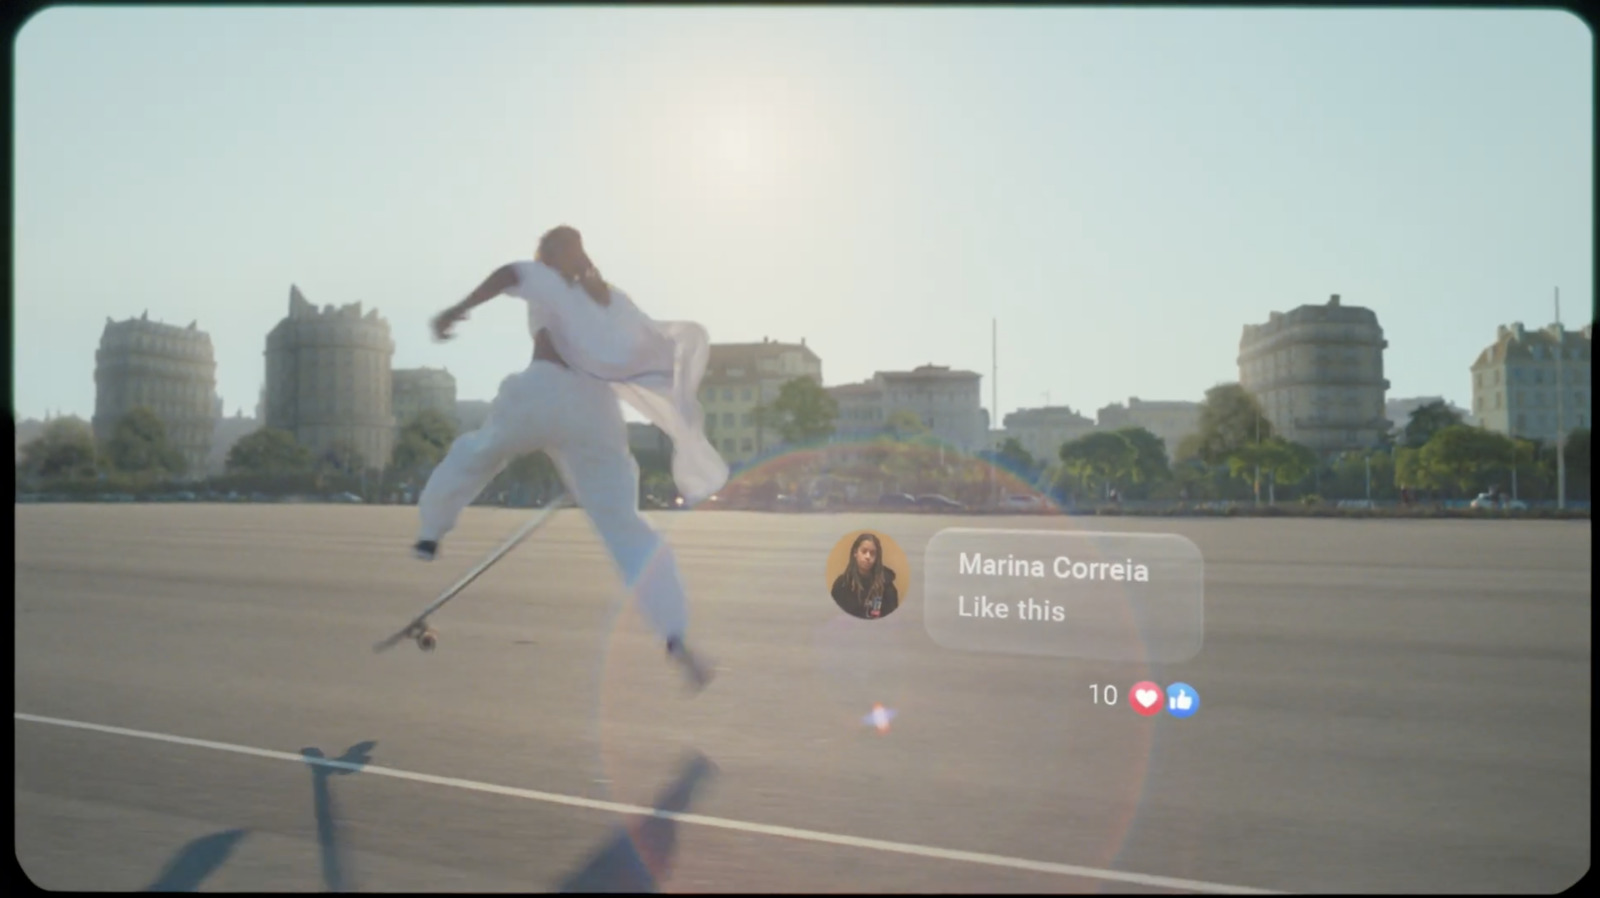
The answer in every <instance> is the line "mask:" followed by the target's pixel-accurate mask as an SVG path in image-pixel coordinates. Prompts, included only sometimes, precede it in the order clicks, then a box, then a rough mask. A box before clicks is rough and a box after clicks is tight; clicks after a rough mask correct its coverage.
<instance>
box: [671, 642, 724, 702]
mask: <svg viewBox="0 0 1600 898" xmlns="http://www.w3.org/2000/svg"><path fill="white" fill-rule="evenodd" d="M667 657H668V658H671V659H672V660H673V661H676V662H677V663H678V664H679V665H680V666H682V667H683V672H684V675H685V676H686V677H688V679H689V686H690V688H692V689H693V690H694V691H695V692H699V691H700V690H702V689H704V688H706V686H707V685H708V684H709V683H710V682H711V680H712V678H713V677H715V676H716V670H715V668H714V667H713V666H712V665H710V664H707V663H706V661H705V659H703V658H700V657H698V656H696V655H695V653H694V652H691V651H690V650H689V648H688V646H685V645H684V644H683V640H681V639H677V638H674V639H669V640H667Z"/></svg>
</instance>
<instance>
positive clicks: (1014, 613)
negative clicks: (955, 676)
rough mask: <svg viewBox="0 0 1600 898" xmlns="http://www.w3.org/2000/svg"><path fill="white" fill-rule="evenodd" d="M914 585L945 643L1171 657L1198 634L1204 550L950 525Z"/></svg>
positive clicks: (1152, 540) (1155, 540)
mask: <svg viewBox="0 0 1600 898" xmlns="http://www.w3.org/2000/svg"><path fill="white" fill-rule="evenodd" d="M922 584H923V603H922V608H923V621H924V623H925V624H926V626H927V628H928V635H929V636H931V637H932V638H933V641H934V642H936V643H938V644H939V645H941V646H944V647H945V648H951V649H960V650H964V651H974V652H997V653H1005V654H1016V655H1048V656H1054V657H1061V658H1079V659H1084V660H1096V661H1129V662H1149V663H1159V664H1176V663H1181V662H1184V661H1188V660H1190V659H1192V658H1193V657H1194V656H1195V655H1198V654H1199V653H1200V649H1201V647H1202V645H1203V644H1204V642H1205V560H1204V558H1202V556H1201V554H1200V548H1199V547H1198V546H1196V545H1195V544H1194V543H1192V542H1190V541H1189V540H1187V539H1185V538H1184V537H1182V536H1178V535H1177V534H1169V533H1089V532H1071V531H1060V530H986V529H976V528H960V527H957V528H951V529H947V530H941V531H939V532H938V533H936V534H934V536H933V539H931V540H929V541H928V548H927V551H926V553H925V554H924V556H923V568H922Z"/></svg>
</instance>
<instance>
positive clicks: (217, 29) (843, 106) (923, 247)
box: [13, 8, 1593, 422]
mask: <svg viewBox="0 0 1600 898" xmlns="http://www.w3.org/2000/svg"><path fill="white" fill-rule="evenodd" d="M246 34H248V35H249V36H248V37H245V36H243V35H246ZM1352 42H1357V43H1359V45H1360V46H1362V47H1363V52H1362V55H1361V59H1360V62H1359V64H1358V63H1356V62H1354V61H1352V60H1351V58H1350V56H1349V55H1348V53H1347V52H1345V48H1346V47H1347V46H1349V45H1351V43H1352ZM713 47H715V48H717V49H718V52H717V53H715V54H710V53H703V52H698V51H699V50H707V49H710V48H713ZM890 48H897V49H890ZM602 51H603V52H602ZM602 58H603V59H605V60H606V62H605V63H604V64H601V63H599V62H598V60H599V59H602ZM952 58H959V59H961V60H962V64H961V65H959V66H951V65H950V64H949V60H950V59H952ZM425 60H431V61H425ZM706 60H714V61H706ZM840 60H843V61H840ZM1047 60H1055V61H1047ZM197 70H198V71H204V72H206V73H207V77H204V78H198V79H197V78H195V77H193V72H194V71H197ZM1592 70H1593V57H1592V44H1591V42H1590V39H1589V36H1588V32H1587V29H1586V28H1585V27H1584V24H1583V23H1582V22H1581V20H1579V19H1577V18H1576V17H1573V16H1570V15H1565V14H1562V13H1559V12H1548V11H1532V10H1530V11H1526V12H1522V11H1517V12H1500V11H1464V10H1445V11H1387V10H1385V11H1305V10H1264V11H1244V10H1216V11H1199V10H1195V11H1188V10H1070V9H1039V10H1015V9H1003V10H1001V9H996V10H982V11H975V10H912V9H904V10H897V9H889V8H886V9H872V10H866V9H838V10H828V9H776V8H773V9H759V8H751V9H688V10H685V9H637V10H633V9H630V10H607V9H593V10H577V9H557V8H550V9H505V10H484V9H467V10H437V9H418V10H385V9H372V10H361V11H356V10H316V9H284V10H260V9H240V10H160V9H152V10H118V9H74V8H57V9H50V10H46V11H44V12H42V13H40V14H38V15H36V16H34V17H33V18H32V19H30V20H29V21H28V23H27V25H26V26H25V27H24V29H23V30H22V31H21V32H20V34H19V36H18V39H17V76H18V87H17V93H16V97H17V103H16V123H17V137H16V142H15V150H16V156H15V171H14V178H15V183H16V185H17V203H16V207H15V209H16V212H15V214H16V226H15V227H14V241H15V259H16V263H15V276H16V280H15V290H16V293H15V298H16V302H15V307H16V317H15V327H16V331H15V336H16V346H15V353H14V365H15V369H14V378H13V380H14V382H15V383H16V384H17V386H16V387H15V398H14V405H15V411H16V413H17V415H18V416H19V417H22V418H27V417H43V416H44V414H45V413H47V412H49V411H51V410H60V411H62V412H65V413H71V414H78V415H80V416H84V417H87V416H88V415H89V413H90V410H91V409H92V408H93V402H94V396H93V389H94V388H93V377H92V359H93V352H94V346H95V342H96V340H97V337H98V331H97V327H96V325H92V324H88V322H99V321H100V320H101V319H102V318H103V317H105V316H106V315H108V314H109V315H112V316H113V317H117V318H124V317H128V316H129V315H130V314H137V313H138V312H139V311H140V310H141V309H148V310H149V311H150V313H151V317H152V318H156V319H159V320H162V321H168V322H174V323H179V324H185V323H187V322H189V321H191V320H196V319H198V320H199V321H200V324H201V327H202V328H204V329H205V330H207V331H208V333H210V334H211V335H212V339H213V344H214V347H215V352H216V358H217V381H218V385H217V392H218V394H219V395H221V396H222V397H223V399H224V400H225V402H226V410H225V411H226V413H227V414H229V415H231V414H232V413H233V412H235V411H237V410H239V409H241V408H242V409H244V410H245V411H246V412H247V413H249V412H250V411H251V410H253V408H254V406H255V402H256V399H257V397H258V395H259V391H260V387H261V384H262V380H263V377H264V364H263V355H262V353H263V351H264V335H265V333H266V332H267V331H269V330H270V329H271V327H272V326H273V324H274V323H275V322H276V321H277V320H278V318H279V317H280V316H281V308H282V299H281V298H282V296H283V295H284V293H285V292H286V291H287V289H288V286H289V285H290V284H291V283H295V284H299V285H300V286H301V288H302V289H303V290H304V291H305V292H306V295H307V296H308V297H309V298H310V299H311V300H312V302H314V303H315V304H317V305H318V306H322V305H328V304H331V305H334V306H343V305H346V304H350V303H357V302H359V303H362V304H363V306H364V307H365V308H377V309H379V310H381V313H382V314H383V315H384V317H386V318H387V319H389V321H390V322H391V323H392V325H393V330H394V338H395V342H396V354H395V358H394V366H395V367H397V368H420V367H435V368H447V369H449V370H450V371H451V372H452V373H453V374H454V375H455V377H456V378H457V383H458V395H460V396H462V397H471V398H483V399H487V398H489V397H491V396H492V395H493V393H494V389H495V385H496V384H497V383H498V382H499V380H500V378H502V377H503V376H504V375H505V374H507V373H509V372H510V371H512V370H515V369H517V368H520V367H521V366H523V365H524V364H526V359H527V354H528V338H527V335H526V328H525V326H524V315H523V310H522V309H521V308H520V307H519V304H518V303H517V302H516V301H514V300H503V301H500V302H497V303H494V304H491V305H489V306H485V307H484V308H482V309H480V310H478V311H476V312H475V313H474V315H473V320H472V321H470V322H468V323H467V324H466V326H465V327H464V328H463V329H462V334H461V336H460V338H459V339H458V340H456V341H455V342H453V343H451V344H446V345H443V346H439V345H437V344H433V343H432V342H431V341H430V340H429V339H428V336H427V322H428V319H429V317H431V315H433V314H434V313H436V312H437V311H438V310H439V309H440V308H442V307H444V306H445V305H448V304H449V303H451V302H454V301H455V300H457V299H459V298H460V296H462V295H464V294H465V293H466V291H467V290H468V289H470V288H471V287H472V286H474V285H475V284H476V283H477V281H478V280H479V279H481V278H482V277H483V276H484V275H485V274H487V272H488V271H489V270H490V269H492V268H493V267H494V266H496V265H498V264H500V263H501V262H504V261H506V260H508V259H511V258H515V257H521V256H525V255H527V254H528V253H529V252H530V251H531V247H532V244H533V242H534V240H535V239H536V238H537V235H538V233H539V232H541V231H542V230H543V229H544V228H546V227H548V226H550V225H553V224H556V223H559V222H562V221H569V222H571V223H573V224H576V225H577V226H579V227H580V228H581V229H583V230H584V232H585V234H586V237H587V238H588V242H589V243H590V248H591V252H592V255H593V256H594V257H595V259H596V261H597V263H598V264H599V265H600V267H601V270H602V271H603V272H604V273H605V274H606V276H607V277H608V278H610V279H612V280H613V281H615V282H616V283H617V284H618V285H619V286H621V287H623V288H624V289H626V290H628V291H629V292H630V293H631V294H632V295H634V296H635V298H636V299H637V300H638V301H639V303H640V304H641V306H642V307H643V308H644V309H645V310H646V311H647V312H649V313H650V314H651V315H653V316H655V317H657V318H662V319H691V320H696V321H701V322H703V323H705V324H706V325H707V327H708V329H709V330H710V333H711V337H712V340H713V341H714V342H718V343H732V342H755V341H759V340H760V339H761V338H762V337H764V336H770V337H773V338H775V339H783V340H787V341H798V340H799V339H800V338H802V337H804V338H807V341H808V344H809V345H810V346H812V347H813V348H815V350H816V351H817V353H818V354H819V355H820V356H822V357H823V358H825V359H827V360H828V366H827V367H828V377H827V382H828V383H829V384H841V383H852V382H861V381H863V380H866V379H868V378H870V377H871V376H872V374H873V373H874V372H875V371H877V370H886V371H894V370H910V369H913V368H915V367H917V366H918V365H922V364H926V363H929V362H932V363H935V364H941V365H949V366H951V367H952V368H956V369H969V370H973V371H976V372H978V373H979V374H980V375H981V376H982V377H983V378H984V381H983V390H982V404H983V405H984V407H986V408H987V407H988V406H989V405H990V404H991V403H990V400H989V397H990V394H991V387H992V385H991V384H990V382H989V378H990V377H991V358H990V345H989V333H988V331H989V326H990V322H991V320H992V319H997V320H998V322H999V355H1000V359H999V362H1000V364H999V367H1000V377H999V384H998V386H999V393H1000V402H999V408H998V409H992V410H991V411H992V412H993V413H994V416H993V417H994V420H996V421H997V422H998V421H999V420H1002V419H1003V418H1004V416H1005V415H1006V414H1008V413H1010V412H1012V411H1015V410H1017V409H1020V408H1032V407H1037V406H1040V405H1043V404H1044V397H1045V396H1046V394H1048V395H1049V397H1050V400H1051V404H1055V405H1067V406H1070V407H1072V408H1074V409H1078V410H1080V411H1084V412H1092V410H1094V409H1097V408H1099V407H1101V406H1103V405H1106V404H1107V403H1109V402H1118V401H1123V400H1124V399H1126V398H1127V397H1129V396H1139V397H1143V398H1147V399H1162V400H1189V401H1196V400H1198V399H1200V398H1201V395H1202V394H1203V392H1204V390H1205V389H1206V388H1207V387H1209V386H1211V385H1213V384H1216V383H1222V382H1236V381H1237V380H1238V379H1239V372H1238V367H1237V364H1236V361H1235V359H1236V354H1237V348H1238V343H1239V335H1240V331H1241V329H1242V328H1243V327H1244V326H1246V325H1248V324H1254V323H1259V322H1261V321H1265V320H1266V319H1267V317H1268V315H1270V314H1271V313H1272V312H1275V311H1279V312H1287V311H1289V310H1291V309H1293V308H1296V307H1298V306H1301V305H1315V304H1319V303H1321V302H1323V301H1324V300H1325V299H1326V297H1327V296H1329V295H1330V294H1334V293H1337V294H1340V295H1342V296H1343V297H1344V300H1345V302H1347V303H1348V304H1350V305H1352V306H1359V307H1363V308H1368V309H1371V310H1373V311H1374V312H1375V313H1376V314H1377V316H1378V320H1379V322H1380V324H1381V326H1382V327H1383V330H1384V333H1385V336H1386V339H1388V341H1389V349H1388V351H1387V352H1386V353H1385V366H1386V376H1387V377H1388V379H1389V380H1390V381H1391V383H1392V386H1391V389H1390V390H1389V395H1393V396H1423V395H1439V396H1443V397H1445V398H1446V399H1447V400H1449V401H1451V402H1453V403H1455V404H1457V405H1459V406H1463V407H1469V406H1470V403H1471V375H1470V371H1469V369H1470V366H1471V364H1472V360H1473V359H1474V358H1475V356H1476V355H1477V354H1478V353H1479V352H1481V351H1482V349H1483V348H1484V347H1485V346H1486V345H1488V344H1489V343H1491V342H1492V341H1493V339H1494V333H1495V331H1496V329H1497V328H1498V327H1500V326H1503V325H1510V324H1512V323H1514V322H1518V321H1521V322H1524V323H1525V324H1526V325H1527V326H1528V327H1529V328H1538V327H1543V326H1546V325H1548V324H1549V323H1550V320H1551V319H1552V318H1553V312H1552V308H1551V306H1552V299H1553V293H1554V290H1555V289H1556V288H1557V287H1559V288H1560V290H1561V295H1562V305H1563V308H1564V309H1566V310H1567V313H1566V314H1565V315H1564V316H1563V318H1564V322H1563V323H1564V324H1565V325H1566V326H1567V327H1568V328H1569V329H1577V328H1580V327H1581V326H1582V325H1583V324H1586V323H1589V322H1590V320H1591V313H1590V311H1589V310H1591V309H1592V308H1593V285H1592V281H1591V278H1592V269H1593V251H1592V246H1593V216H1592V210H1591V208H1590V206H1591V203H1590V201H1589V197H1590V196H1591V195H1592V193H1593V187H1592V184H1593V181H1592V167H1593V139H1592V132H1593V108H1592V106H1593V104H1592V86H1591V84H1592ZM553 72H560V73H561V77H560V78H553V77H552V74H551V73H553ZM1374 97H1380V98H1381V100H1376V101H1375V100H1374V99H1373V98H1374ZM508 108H514V109H518V110H521V115H520V116H513V117H511V118H510V119H507V118H506V116H505V110H506V109H508ZM556 121H560V122H562V123H563V124H564V125H571V126H572V129H571V130H570V131H564V130H560V129H555V128H551V127H549V124H550V123H552V122H556ZM463 135H466V136H468V137H467V139H461V138H462V136H463ZM84 209H93V210H94V213H93V214H88V215H85V214H82V213H81V211H80V210H84ZM82 260H90V261H89V263H88V264H90V266H91V267H92V268H97V269H98V270H102V271H107V272H110V275H109V277H110V283H111V285H112V286H111V287H110V288H109V289H108V287H107V281H106V278H105V277H95V278H84V277H83V276H82V274H81V272H82V266H83V264H84V263H83V261H82ZM1576 310H1584V314H1583V315H1575V314H1573V313H1574V312H1575V311H1576ZM910 335H915V339H911V338H910Z"/></svg>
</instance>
